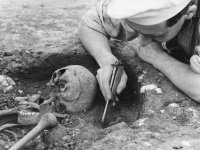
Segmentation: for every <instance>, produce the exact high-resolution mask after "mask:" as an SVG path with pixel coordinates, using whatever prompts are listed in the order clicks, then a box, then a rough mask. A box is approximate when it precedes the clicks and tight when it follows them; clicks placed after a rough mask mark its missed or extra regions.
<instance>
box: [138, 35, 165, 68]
mask: <svg viewBox="0 0 200 150" xmlns="http://www.w3.org/2000/svg"><path fill="white" fill-rule="evenodd" d="M138 40H141V39H138ZM136 53H137V55H138V56H139V57H140V58H141V59H142V60H144V61H146V62H148V63H150V64H152V65H154V61H155V60H156V58H157V57H159V56H160V55H161V54H164V53H165V52H164V50H163V48H162V47H161V45H160V44H159V43H157V42H153V41H150V42H149V43H148V44H146V45H144V44H141V41H138V45H136Z"/></svg>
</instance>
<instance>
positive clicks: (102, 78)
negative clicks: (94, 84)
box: [96, 67, 112, 100]
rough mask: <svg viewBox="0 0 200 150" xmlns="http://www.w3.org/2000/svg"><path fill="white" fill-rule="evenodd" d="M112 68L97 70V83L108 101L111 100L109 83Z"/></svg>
mask: <svg viewBox="0 0 200 150" xmlns="http://www.w3.org/2000/svg"><path fill="white" fill-rule="evenodd" d="M111 72H112V68H111V67H110V68H101V69H98V70H97V75H96V77H97V81H98V83H99V87H100V90H101V92H102V94H103V96H104V98H105V99H106V100H110V99H111V91H110V88H109V81H110V77H111Z"/></svg>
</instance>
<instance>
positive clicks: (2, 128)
mask: <svg viewBox="0 0 200 150" xmlns="http://www.w3.org/2000/svg"><path fill="white" fill-rule="evenodd" d="M15 126H19V124H13V123H10V124H4V125H2V126H1V127H0V131H3V130H5V129H7V128H11V127H15Z"/></svg>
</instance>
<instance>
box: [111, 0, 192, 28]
mask: <svg viewBox="0 0 200 150" xmlns="http://www.w3.org/2000/svg"><path fill="white" fill-rule="evenodd" d="M190 1H191V0H111V2H110V4H109V5H108V7H107V14H108V16H110V17H111V18H114V19H124V18H131V20H132V21H133V22H135V23H137V24H141V25H154V24H158V23H161V22H163V21H166V20H168V19H169V18H171V17H173V16H175V15H176V14H177V13H179V12H180V11H181V10H182V9H184V8H185V7H186V6H187V5H188V4H189V2H190Z"/></svg>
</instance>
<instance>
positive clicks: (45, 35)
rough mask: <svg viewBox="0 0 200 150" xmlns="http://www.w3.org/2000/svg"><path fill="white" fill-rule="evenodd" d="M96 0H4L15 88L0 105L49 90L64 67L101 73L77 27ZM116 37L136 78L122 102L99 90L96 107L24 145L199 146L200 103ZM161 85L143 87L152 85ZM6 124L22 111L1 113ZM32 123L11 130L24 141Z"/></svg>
mask: <svg viewBox="0 0 200 150" xmlns="http://www.w3.org/2000/svg"><path fill="white" fill-rule="evenodd" d="M95 3H96V1H94V0H81V1H80V0H79V1H78V0H57V1H56V0H41V1H34V0H29V1H27V0H0V4H1V5H0V14H1V15H0V50H1V51H0V72H1V74H3V75H8V76H10V77H11V78H12V79H13V80H14V81H15V82H16V85H15V86H14V89H13V90H12V91H10V92H7V93H3V92H2V91H1V93H0V109H1V110H5V109H8V108H13V107H15V106H17V103H16V102H14V100H13V98H14V97H16V96H26V95H27V94H36V93H37V92H38V91H41V92H42V98H43V99H47V98H48V97H49V91H48V87H47V86H46V83H47V82H48V81H49V80H50V77H51V75H52V73H53V72H54V71H55V70H56V69H58V68H61V67H63V66H68V65H82V66H84V67H86V68H88V69H89V70H90V71H91V72H92V73H93V74H94V75H95V74H96V70H97V68H98V65H97V64H96V62H95V61H94V60H93V58H92V57H91V56H89V54H88V53H87V52H86V51H85V49H84V47H83V46H82V44H81V42H80V40H79V39H78V34H77V33H78V25H79V23H80V20H81V17H82V15H83V13H84V12H86V11H87V10H88V9H89V8H91V7H94V5H95ZM135 42H136V41H131V42H128V43H123V42H119V41H114V40H112V41H111V43H110V44H111V46H112V50H113V53H114V54H115V55H116V56H117V57H118V58H119V59H120V60H122V62H123V63H124V66H125V70H126V72H127V73H128V76H129V80H128V85H127V88H126V89H125V91H124V92H123V93H122V94H121V95H120V96H119V98H120V101H119V102H118V103H117V105H116V106H115V107H111V106H109V108H108V112H107V116H106V120H105V123H104V124H102V123H101V117H102V114H103V109H104V106H105V101H104V98H103V97H102V95H101V93H100V91H99V90H98V94H97V96H96V98H95V102H94V104H93V106H92V108H91V109H89V110H88V111H86V112H80V113H77V114H70V113H67V116H66V117H65V118H60V119H59V125H58V126H56V127H55V128H53V129H51V130H45V131H43V132H41V134H40V135H39V136H37V137H36V138H34V139H33V140H32V141H30V142H29V143H27V144H26V146H25V147H24V148H22V149H30V150H32V149H33V150H42V149H45V150H64V149H69V150H74V149H75V150H85V149H90V150H107V149H110V150H121V149H124V150H133V149H134V150H147V149H148V150H177V149H181V150H198V149H199V146H200V138H199V136H200V122H199V120H200V108H199V104H197V103H195V102H194V101H192V100H191V99H190V98H188V97H187V96H185V95H184V94H183V93H181V92H180V91H179V90H178V89H177V88H176V87H174V85H172V84H171V83H170V81H169V80H168V79H167V78H166V77H165V76H164V75H163V74H162V73H160V72H158V71H157V70H155V69H154V68H153V67H152V66H150V65H149V64H147V63H145V62H143V61H142V60H141V59H139V58H138V57H137V56H136V53H135V50H134V43H135ZM149 85H151V86H152V85H153V86H154V87H155V88H154V89H151V90H147V91H143V89H144V88H145V87H149ZM0 119H1V120H0V125H3V124H6V123H13V122H16V119H17V116H16V115H9V116H6V117H1V118H0ZM31 128H33V127H30V126H22V127H17V128H11V130H12V131H14V132H16V133H17V135H18V137H17V138H18V139H20V138H22V137H23V136H24V135H25V134H26V133H27V132H28V131H29V130H30V129H31ZM0 137H1V138H0V149H2V150H3V149H9V147H10V146H12V145H13V144H14V143H15V142H14V138H13V136H12V134H9V133H8V136H7V137H9V139H6V137H4V136H3V135H2V134H1V133H0Z"/></svg>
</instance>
